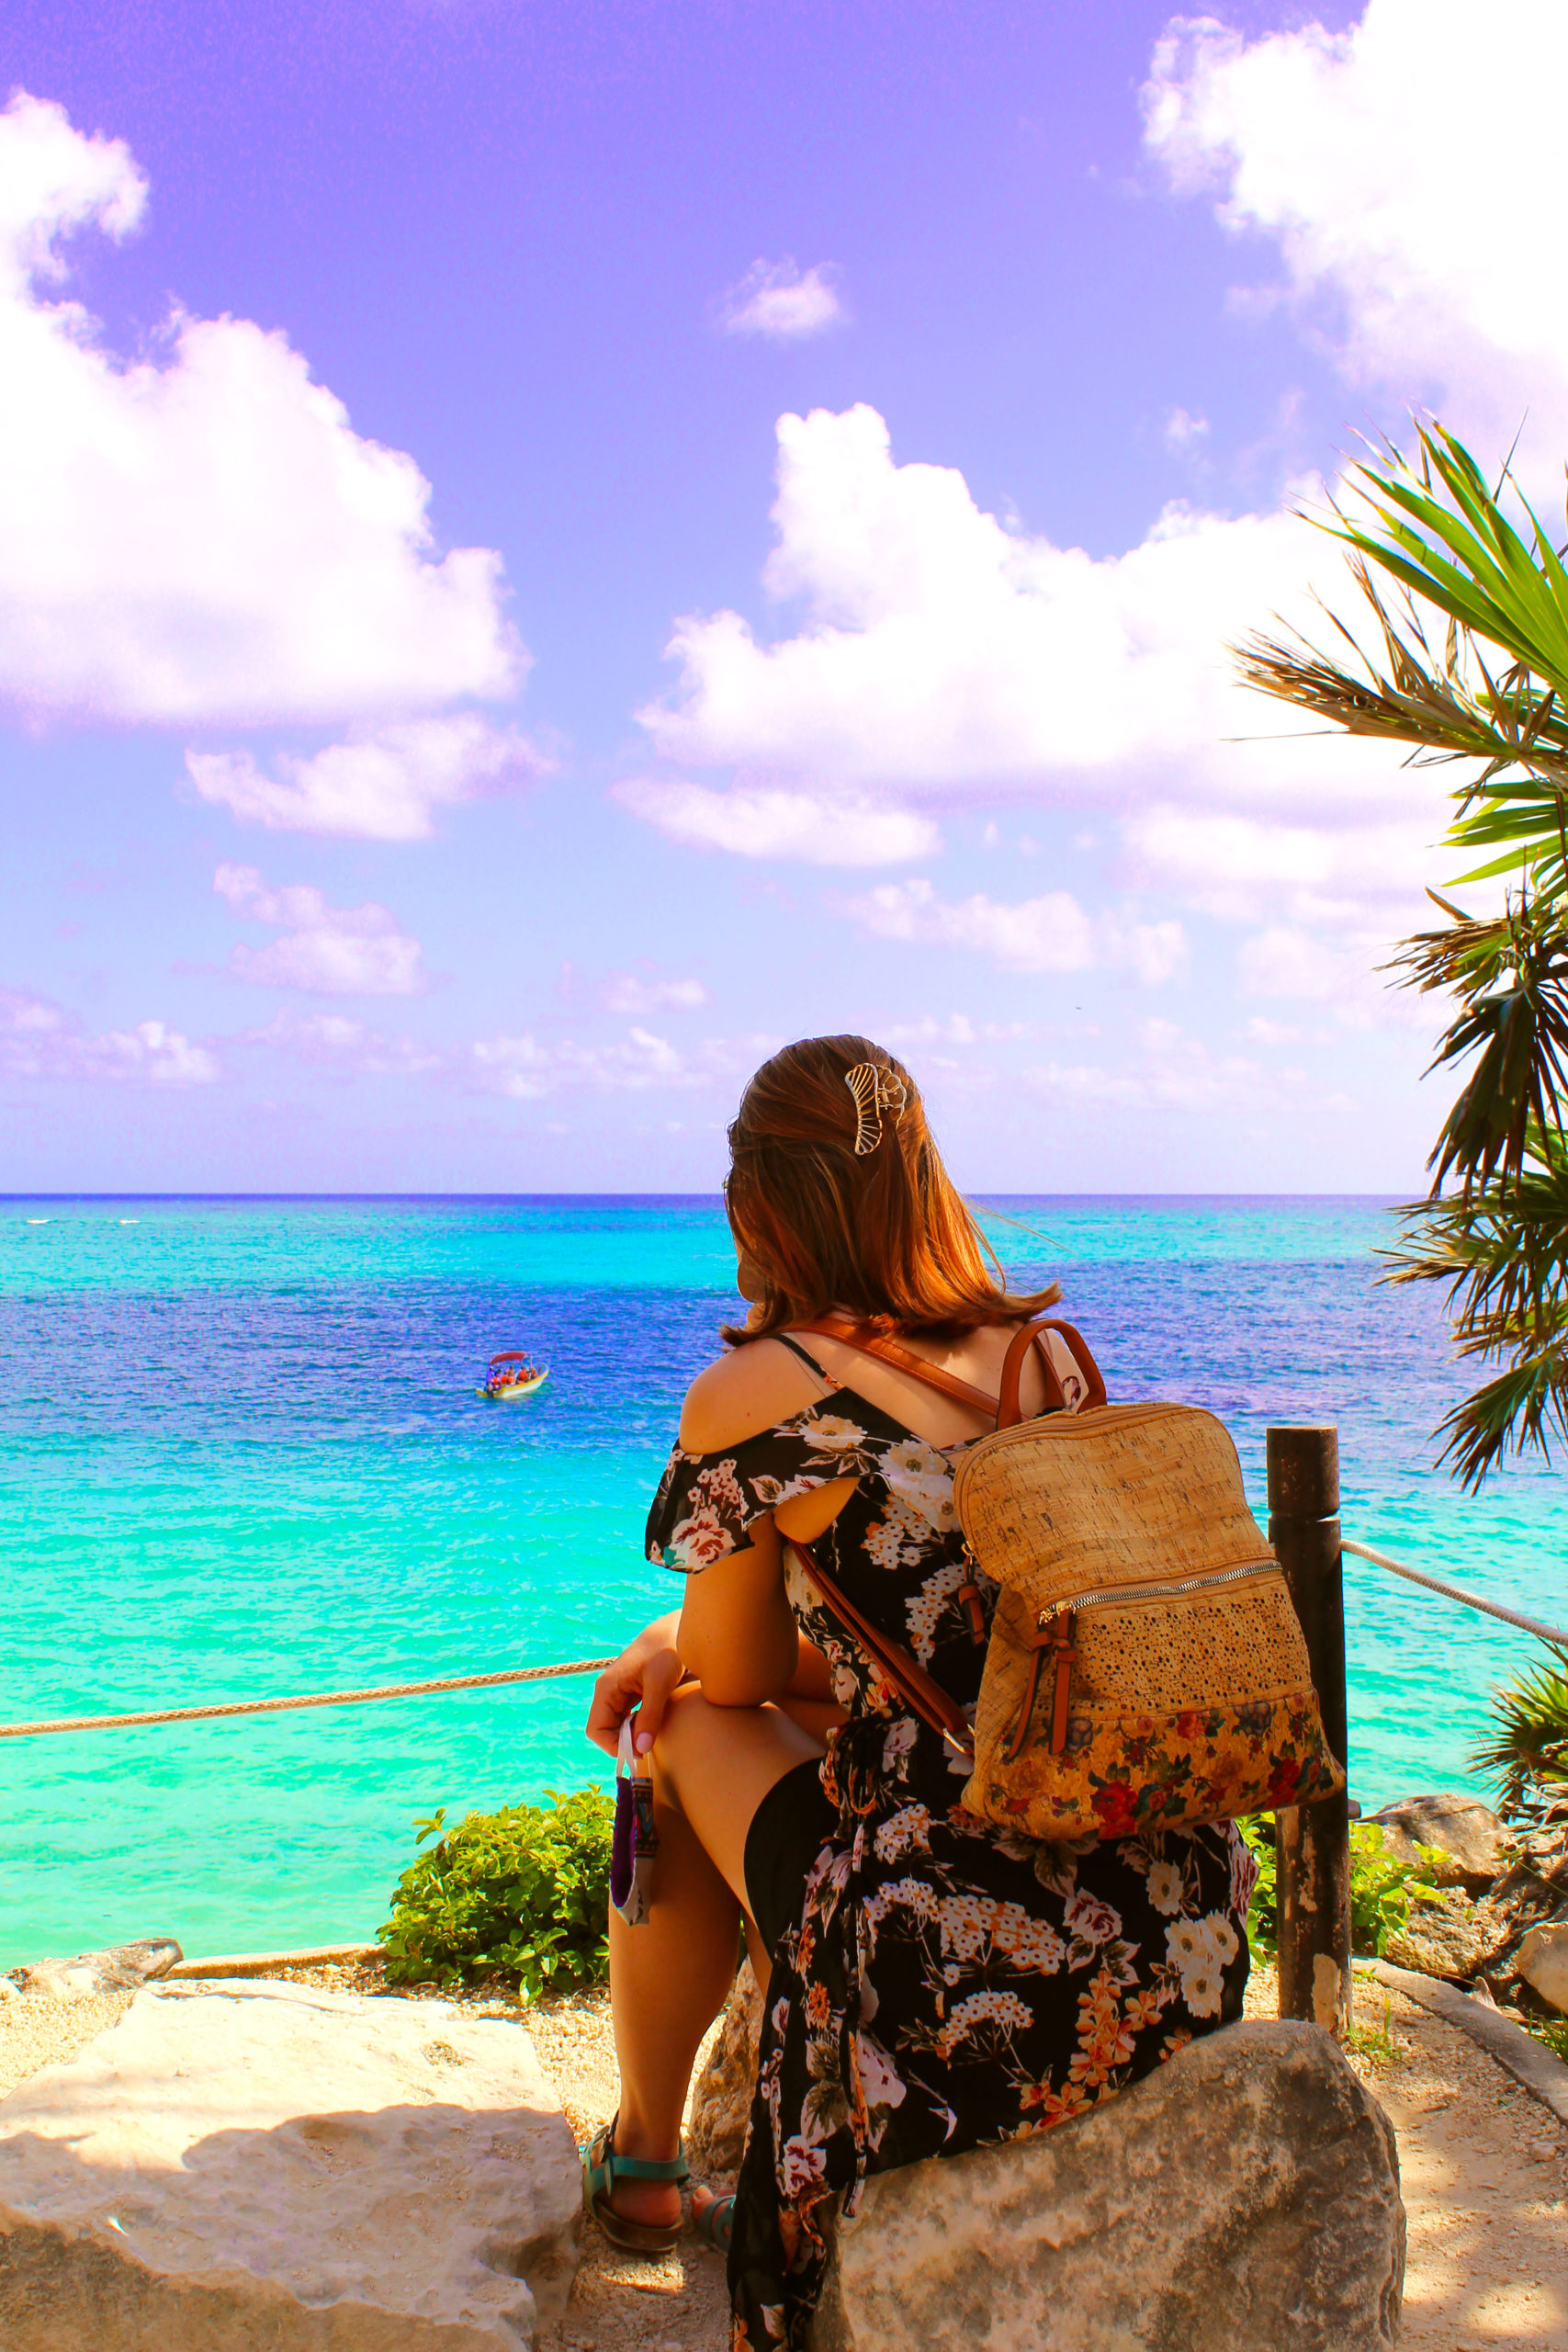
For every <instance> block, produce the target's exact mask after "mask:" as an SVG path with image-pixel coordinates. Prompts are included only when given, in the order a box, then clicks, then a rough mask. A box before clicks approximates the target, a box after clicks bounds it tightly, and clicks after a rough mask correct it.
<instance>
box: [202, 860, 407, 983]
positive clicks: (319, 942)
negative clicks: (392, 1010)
mask: <svg viewBox="0 0 1568 2352" xmlns="http://www.w3.org/2000/svg"><path fill="white" fill-rule="evenodd" d="M212 887H213V889H214V890H215V891H216V892H217V894H218V896H219V897H220V899H224V900H226V901H227V903H228V904H229V906H231V908H232V909H233V910H234V912H235V914H236V915H238V916H240V917H241V919H242V920H243V921H245V922H258V923H265V924H267V925H269V926H270V927H272V928H275V929H277V930H279V931H280V932H281V933H282V936H281V937H280V938H277V939H275V940H273V941H271V942H270V943H269V944H267V945H266V946H265V947H250V946H245V945H241V946H238V947H236V948H235V950H234V952H233V955H232V956H231V957H230V960H229V970H230V972H231V975H232V977H233V978H235V979H237V980H246V981H249V982H251V983H252V984H253V985H254V986H255V987H258V988H269V989H302V990H304V991H305V992H306V993H308V994H310V995H314V996H418V995H420V994H422V993H423V989H424V988H425V985H426V982H425V976H424V970H423V963H422V960H421V951H420V944H419V942H418V940H417V939H411V938H410V937H409V936H408V935H407V933H404V932H402V931H400V929H399V927H398V919H397V917H396V916H395V915H394V914H392V913H391V912H390V910H389V909H388V908H386V907H382V906H378V905H377V904H376V903H375V901H374V900H373V899H372V900H368V901H367V903H366V904H365V905H364V906H362V907H332V906H329V905H328V904H327V901H326V898H325V896H324V894H323V893H322V892H321V891H320V890H318V889H316V888H314V886H313V885H311V884H310V883H295V884H292V885H290V886H289V887H288V888H284V889H281V890H275V889H271V888H268V886H267V885H266V883H265V882H264V881H263V879H262V877H261V875H260V874H259V873H258V871H257V870H256V868H255V867H254V865H220V867H219V868H218V871H217V873H216V874H215V875H214V876H213V879H212Z"/></svg>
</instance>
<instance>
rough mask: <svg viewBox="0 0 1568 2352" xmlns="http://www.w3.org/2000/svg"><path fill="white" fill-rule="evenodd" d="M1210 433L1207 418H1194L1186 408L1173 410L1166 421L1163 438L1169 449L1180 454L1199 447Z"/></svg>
mask: <svg viewBox="0 0 1568 2352" xmlns="http://www.w3.org/2000/svg"><path fill="white" fill-rule="evenodd" d="M1208 431H1209V420H1208V418H1207V417H1206V416H1192V415H1190V414H1189V413H1188V411H1187V410H1186V409H1184V408H1173V409H1172V410H1171V412H1170V413H1169V415H1168V417H1167V418H1166V420H1165V427H1164V431H1163V433H1162V435H1161V438H1162V439H1163V441H1164V443H1165V446H1166V447H1167V448H1168V449H1174V450H1177V451H1181V450H1186V449H1192V448H1195V447H1198V445H1199V444H1200V443H1201V442H1202V441H1203V440H1204V439H1205V438H1206V437H1207V435H1208Z"/></svg>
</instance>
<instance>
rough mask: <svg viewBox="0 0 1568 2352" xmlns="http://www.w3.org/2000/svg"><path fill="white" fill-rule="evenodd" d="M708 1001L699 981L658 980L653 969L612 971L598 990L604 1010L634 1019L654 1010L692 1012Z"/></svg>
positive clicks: (645, 1015) (705, 991) (645, 1016)
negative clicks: (645, 970) (624, 1014)
mask: <svg viewBox="0 0 1568 2352" xmlns="http://www.w3.org/2000/svg"><path fill="white" fill-rule="evenodd" d="M599 1001H600V1003H601V1004H602V1005H603V1006H604V1009H605V1011H606V1012H623V1013H626V1014H629V1015H631V1016H632V1017H634V1018H635V1019H637V1020H647V1018H648V1017H649V1014H650V1013H654V1012H696V1011H697V1010H698V1009H699V1007H700V1006H702V1005H705V1004H706V1003H707V1002H708V1001H709V1000H708V992H707V990H706V989H705V987H704V986H703V984H702V982H701V980H676V979H661V978H660V977H659V975H658V974H657V973H655V972H612V973H611V974H610V976H609V978H607V979H606V980H605V981H604V983H603V985H602V986H601V988H600V990H599Z"/></svg>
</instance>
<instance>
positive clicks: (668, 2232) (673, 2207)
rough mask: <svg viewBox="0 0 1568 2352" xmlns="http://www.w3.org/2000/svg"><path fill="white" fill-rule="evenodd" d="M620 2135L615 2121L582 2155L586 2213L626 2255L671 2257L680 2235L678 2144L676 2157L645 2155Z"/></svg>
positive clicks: (680, 2163) (681, 2162)
mask: <svg viewBox="0 0 1568 2352" xmlns="http://www.w3.org/2000/svg"><path fill="white" fill-rule="evenodd" d="M619 2131H620V2120H619V2118H618V2117H617V2118H616V2119H615V2121H614V2122H611V2123H607V2124H606V2125H605V2126H604V2130H603V2131H599V2132H597V2133H596V2134H595V2135H594V2137H593V2138H592V2140H588V2141H585V2142H584V2143H583V2144H582V2146H581V2149H580V2150H579V2152H578V2153H579V2154H580V2155H581V2158H582V2185H583V2195H584V2198H585V2199H586V2201H587V2204H588V2209H589V2211H590V2212H591V2213H592V2215H593V2218H594V2220H595V2221H596V2222H598V2224H599V2226H600V2228H601V2229H602V2230H603V2231H604V2235H605V2236H606V2237H607V2238H608V2239H609V2240H610V2242H611V2244H612V2245H617V2246H620V2247H621V2248H622V2249H623V2250H624V2251H625V2252H626V2253H628V2254H668V2253H669V2252H670V2250H671V2247H672V2246H673V2245H675V2243H676V2240H677V2239H678V2238H679V2236H680V2234H681V2185H682V2182H683V2181H684V2180H685V2178H686V2162H685V2157H684V2156H683V2155H682V2153H681V2151H680V2149H679V2147H678V2146H677V2149H676V2153H675V2154H674V2155H672V2156H669V2155H657V2156H650V2155H645V2154H643V2153H642V2152H641V2150H640V2149H637V2148H636V2147H635V2146H626V2145H624V2144H621V2143H619V2142H618V2140H617V2133H618V2132H619ZM625 2136H626V2138H627V2139H631V2138H632V2137H633V2135H632V2134H630V2133H627V2134H626V2135H625Z"/></svg>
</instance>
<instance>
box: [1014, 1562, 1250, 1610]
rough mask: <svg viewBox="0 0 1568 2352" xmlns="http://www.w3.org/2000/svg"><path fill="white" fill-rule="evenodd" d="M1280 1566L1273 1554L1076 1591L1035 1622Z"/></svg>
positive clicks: (1168, 1595)
mask: <svg viewBox="0 0 1568 2352" xmlns="http://www.w3.org/2000/svg"><path fill="white" fill-rule="evenodd" d="M1279 1565H1280V1563H1279V1561H1278V1560H1276V1559H1273V1558H1272V1557H1270V1558H1269V1559H1267V1560H1248V1561H1247V1562H1245V1563H1244V1565H1243V1566H1241V1567H1239V1568H1215V1569H1214V1570H1213V1571H1212V1573H1210V1574H1209V1575H1207V1576H1201V1577H1179V1578H1178V1579H1177V1581H1176V1582H1175V1583H1173V1584H1138V1585H1115V1586H1112V1587H1111V1589H1110V1590H1109V1591H1106V1592H1075V1593H1074V1594H1073V1595H1072V1596H1071V1598H1070V1599H1068V1600H1058V1601H1055V1602H1053V1604H1052V1606H1051V1607H1050V1608H1049V1609H1042V1610H1041V1611H1040V1612H1039V1614H1038V1615H1037V1616H1036V1618H1035V1620H1034V1623H1035V1624H1036V1625H1037V1626H1039V1627H1041V1628H1043V1627H1045V1626H1046V1625H1048V1624H1049V1623H1051V1620H1052V1619H1053V1618H1054V1617H1060V1616H1061V1615H1062V1613H1063V1611H1069V1612H1070V1611H1073V1610H1075V1609H1100V1608H1103V1607H1104V1606H1105V1605H1106V1604H1107V1603H1108V1602H1110V1601H1112V1600H1173V1599H1175V1598H1176V1597H1177V1596H1178V1595H1179V1594H1181V1593H1185V1592H1205V1591H1207V1590H1209V1589H1211V1588H1212V1587H1213V1586H1215V1585H1222V1584H1238V1583H1239V1582H1240V1581H1241V1579H1242V1578H1243V1577H1258V1576H1262V1575H1263V1574H1264V1572H1265V1571H1266V1570H1267V1569H1269V1568H1277V1567H1278V1566H1279Z"/></svg>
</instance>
